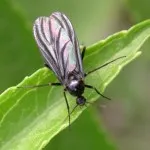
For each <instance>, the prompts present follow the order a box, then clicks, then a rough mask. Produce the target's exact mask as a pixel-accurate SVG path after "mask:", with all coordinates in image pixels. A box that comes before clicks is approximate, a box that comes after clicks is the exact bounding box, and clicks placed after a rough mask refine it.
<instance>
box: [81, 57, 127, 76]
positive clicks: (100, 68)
mask: <svg viewBox="0 0 150 150" xmlns="http://www.w3.org/2000/svg"><path fill="white" fill-rule="evenodd" d="M124 57H126V56H121V57H118V58H116V59H114V60H111V61H109V62H107V63H106V64H104V65H102V66H99V67H97V68H95V69H93V70H91V71H89V72H87V73H85V74H84V76H85V77H86V76H87V75H89V74H91V73H93V72H95V71H97V70H99V69H101V68H103V67H105V66H107V65H109V64H111V63H112V62H115V61H117V60H119V59H122V58H124Z"/></svg>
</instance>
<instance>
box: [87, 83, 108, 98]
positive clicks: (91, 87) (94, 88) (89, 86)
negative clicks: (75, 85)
mask: <svg viewBox="0 0 150 150" xmlns="http://www.w3.org/2000/svg"><path fill="white" fill-rule="evenodd" d="M85 87H86V88H89V89H93V90H95V92H96V93H97V94H99V95H100V96H102V97H103V98H106V99H108V100H111V99H110V98H108V97H106V96H104V95H103V94H101V93H100V92H99V91H98V90H97V89H96V87H94V86H91V85H87V84H85Z"/></svg>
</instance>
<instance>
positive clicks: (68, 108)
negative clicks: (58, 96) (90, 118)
mask: <svg viewBox="0 0 150 150" xmlns="http://www.w3.org/2000/svg"><path fill="white" fill-rule="evenodd" d="M64 97H65V102H66V105H67V110H68V117H69V127H70V107H69V103H68V100H67V96H66V90H64Z"/></svg>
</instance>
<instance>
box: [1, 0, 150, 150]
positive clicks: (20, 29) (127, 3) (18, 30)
mask: <svg viewBox="0 0 150 150" xmlns="http://www.w3.org/2000/svg"><path fill="white" fill-rule="evenodd" d="M149 6H150V1H149V0H111V1H110V0H92V1H90V0H82V1H81V0H76V1H74V0H72V1H69V0H55V1H53V0H26V1H25V0H9V1H8V0H1V1H0V68H1V71H0V92H3V91H4V90H5V89H7V88H8V87H10V86H14V85H16V84H18V83H19V82H20V81H21V80H22V79H23V78H24V77H25V76H27V75H30V74H32V73H33V72H34V71H36V70H37V69H39V68H41V67H43V62H42V59H41V57H40V54H39V51H38V48H37V46H36V44H35V42H34V39H33V35H32V24H33V22H34V20H35V19H36V18H37V17H38V16H49V15H50V14H51V13H52V12H54V11H62V12H64V13H65V14H67V16H68V17H69V18H70V20H71V22H72V24H73V25H74V28H75V30H76V33H77V35H78V38H79V41H80V44H84V45H87V46H88V45H91V44H93V43H95V42H97V41H99V40H101V39H104V38H106V37H107V36H108V35H111V34H113V33H115V32H118V31H120V30H125V29H128V28H129V27H131V26H132V25H134V24H136V23H138V22H140V21H143V20H145V19H149V17H150V9H149ZM149 49H150V41H147V42H146V43H145V44H144V46H143V47H142V51H143V54H142V55H141V56H140V57H139V58H138V59H136V60H135V61H134V62H132V63H131V64H129V65H128V66H127V67H125V68H124V69H123V71H122V72H121V73H120V74H119V76H118V77H117V78H116V79H115V80H114V81H113V82H112V83H111V84H110V86H109V87H108V88H107V90H106V92H105V95H107V96H109V97H111V98H112V99H113V100H112V101H109V102H106V101H105V102H104V104H102V103H99V102H97V103H96V104H94V105H93V106H91V107H90V108H89V109H87V110H86V111H85V112H84V113H83V114H82V115H81V116H80V117H79V118H78V120H77V121H75V122H74V123H73V124H72V125H71V130H68V129H66V130H64V131H62V132H61V133H60V134H59V135H57V136H56V137H55V138H54V139H53V140H52V141H51V142H50V143H49V145H47V146H46V147H45V150H49V149H54V150H60V149H61V150H63V149H72V150H76V149H78V150H80V149H81V150H91V149H94V150H99V147H102V145H103V144H104V143H105V142H106V141H109V143H110V145H115V147H116V145H117V148H118V149H120V150H135V149H136V150H149V149H150V144H149V141H150V109H149V105H150V101H149V97H150V89H149V82H150V79H149V75H150V69H149V66H150V61H149V60H150V52H149ZM103 106H105V107H103ZM100 126H101V127H102V128H103V129H104V133H107V137H106V138H105V137H103V138H101V136H104V134H103V133H101V132H100V131H99V127H100ZM100 139H106V141H105V140H104V141H102V140H100ZM107 143H108V142H107ZM104 145H105V144H104ZM105 149H108V150H109V145H108V147H107V148H105ZM111 149H112V148H111Z"/></svg>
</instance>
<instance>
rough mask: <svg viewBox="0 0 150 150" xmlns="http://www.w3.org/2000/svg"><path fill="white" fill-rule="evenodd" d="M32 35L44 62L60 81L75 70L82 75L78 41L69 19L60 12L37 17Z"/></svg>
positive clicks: (63, 80) (62, 81)
mask: <svg viewBox="0 0 150 150" xmlns="http://www.w3.org/2000/svg"><path fill="white" fill-rule="evenodd" d="M33 32H34V37H35V40H36V42H37V45H38V47H39V48H40V52H41V53H42V56H43V57H44V60H45V63H46V64H47V65H48V66H49V67H50V68H51V69H52V70H53V71H54V73H55V74H56V75H57V77H58V79H59V80H60V82H61V83H64V82H65V81H66V80H65V79H68V75H69V74H70V73H72V72H77V73H78V74H79V75H80V76H81V78H82V77H83V76H84V73H83V69H82V60H81V54H80V49H79V43H78V40H77V38H76V35H75V32H74V29H73V27H72V25H71V23H70V21H69V19H68V18H67V17H66V16H65V15H64V14H62V13H60V12H55V13H53V14H52V15H51V16H50V17H39V18H38V19H37V20H36V21H35V23H34V27H33Z"/></svg>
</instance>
